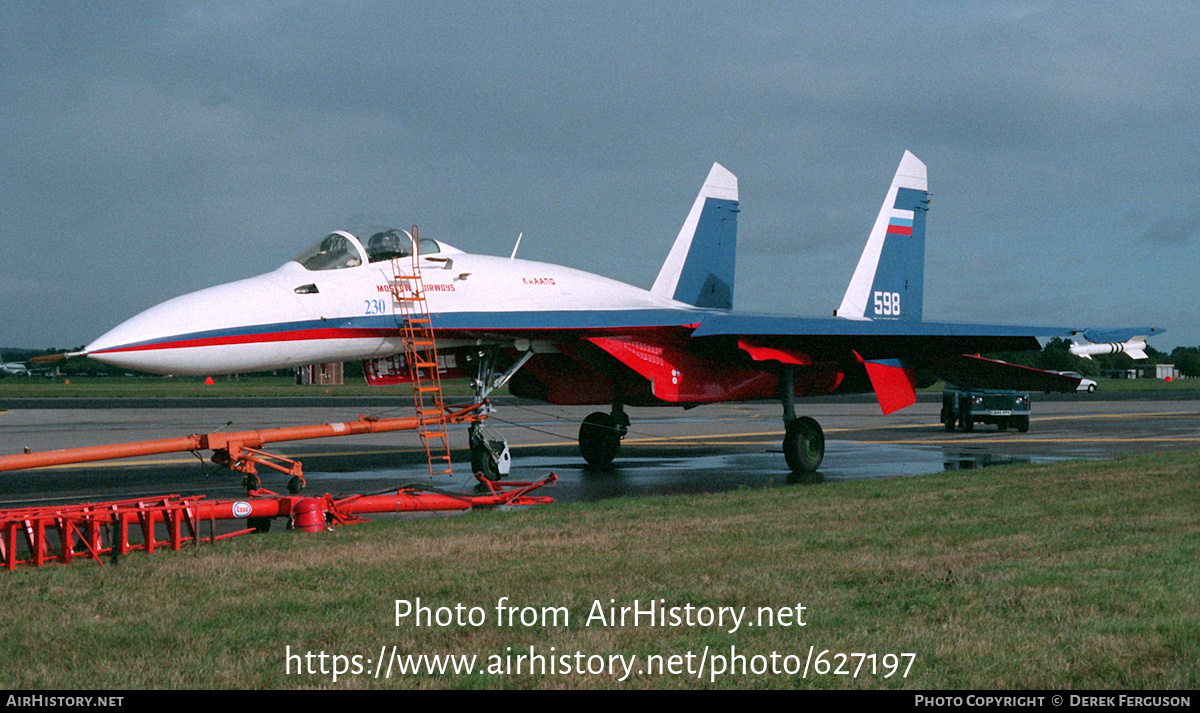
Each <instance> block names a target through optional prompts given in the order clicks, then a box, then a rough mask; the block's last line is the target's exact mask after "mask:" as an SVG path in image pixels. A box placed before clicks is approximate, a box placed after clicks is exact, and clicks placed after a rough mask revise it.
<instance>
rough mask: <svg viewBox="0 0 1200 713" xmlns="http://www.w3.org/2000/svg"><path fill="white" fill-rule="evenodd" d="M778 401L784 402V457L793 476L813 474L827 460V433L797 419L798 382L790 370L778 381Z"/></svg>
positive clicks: (808, 420)
mask: <svg viewBox="0 0 1200 713" xmlns="http://www.w3.org/2000/svg"><path fill="white" fill-rule="evenodd" d="M779 398H780V401H782V402H783V427H784V428H785V429H786V432H785V433H784V436H783V457H784V459H785V460H786V461H787V464H788V467H789V468H791V469H792V472H793V473H813V472H815V471H816V470H817V468H820V467H821V461H822V460H824V459H825V432H824V431H822V430H821V424H819V423H817V422H816V420H815V419H812V418H809V417H808V416H802V417H800V418H796V380H795V375H794V374H792V372H791V371H789V370H784V371H783V372H782V373H781V374H780V378H779Z"/></svg>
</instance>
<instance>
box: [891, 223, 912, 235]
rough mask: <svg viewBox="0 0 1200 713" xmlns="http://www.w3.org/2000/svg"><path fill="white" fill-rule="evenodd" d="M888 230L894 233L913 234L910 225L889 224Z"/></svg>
mask: <svg viewBox="0 0 1200 713" xmlns="http://www.w3.org/2000/svg"><path fill="white" fill-rule="evenodd" d="M887 231H888V232H889V233H891V234H892V235H912V226H910V225H889V226H888V227H887Z"/></svg>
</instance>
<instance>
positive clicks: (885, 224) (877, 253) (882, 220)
mask: <svg viewBox="0 0 1200 713" xmlns="http://www.w3.org/2000/svg"><path fill="white" fill-rule="evenodd" d="M928 210H929V183H928V180H927V178H926V175H925V164H924V163H921V161H920V159H918V158H917V157H916V156H914V155H912V153H910V152H908V151H905V152H904V157H903V158H902V159H900V167H899V168H897V169H896V176H895V177H894V178H893V179H892V185H891V187H890V188H889V189H888V193H887V197H886V198H885V199H884V200H883V207H882V208H880V210H879V215H878V216H877V217H876V218H875V226H874V227H873V228H871V235H870V237H869V238H867V247H866V249H864V250H863V254H862V257H860V258H859V259H858V267H857V268H856V269H855V270H854V276H853V277H852V278H850V286H849V287H848V288H846V294H845V296H844V297H842V304H841V305H840V306H839V307H838V308H837V313H836V314H837V316H839V317H844V318H846V319H898V320H906V321H914V322H919V321H920V320H921V309H922V303H923V301H924V293H925V214H926V212H928Z"/></svg>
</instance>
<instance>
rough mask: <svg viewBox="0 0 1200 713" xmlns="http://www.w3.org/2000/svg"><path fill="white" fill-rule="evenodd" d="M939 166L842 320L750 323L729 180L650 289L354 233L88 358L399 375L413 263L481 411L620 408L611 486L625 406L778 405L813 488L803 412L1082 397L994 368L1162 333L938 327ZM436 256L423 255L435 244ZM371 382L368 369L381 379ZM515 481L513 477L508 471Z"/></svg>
mask: <svg viewBox="0 0 1200 713" xmlns="http://www.w3.org/2000/svg"><path fill="white" fill-rule="evenodd" d="M928 210H929V192H928V185H927V180H926V171H925V165H924V164H923V163H922V162H921V161H919V160H918V159H917V157H916V156H914V155H913V154H911V153H909V152H905V154H904V156H903V158H902V160H901V162H900V166H899V168H898V169H897V171H896V174H895V177H894V178H893V180H892V183H891V186H890V187H889V188H888V192H887V196H886V197H885V199H884V201H883V206H882V208H881V209H880V211H879V214H878V216H877V217H876V219H875V223H874V226H873V227H872V229H871V232H870V235H869V237H868V239H867V244H866V249H865V250H864V251H863V253H862V257H861V258H860V260H859V262H858V267H857V268H856V269H855V271H854V274H853V277H852V278H851V280H850V285H849V287H848V289H847V290H846V293H845V295H844V296H843V298H842V301H841V304H840V306H838V308H837V309H836V310H835V311H834V316H832V317H825V318H805V317H792V316H779V315H765V314H750V313H746V312H740V311H735V310H733V297H734V253H735V246H736V237H737V217H738V188H737V179H736V178H735V177H734V175H733V174H732V173H730V172H729V171H727V170H726V169H725V168H723V167H722V166H720V165H719V164H714V165H713V167H712V170H711V171H710V172H709V174H708V178H707V179H706V180H705V181H704V186H703V187H702V188H701V190H700V194H699V196H698V197H697V198H696V200H695V202H694V203H693V204H692V208H691V211H690V212H689V213H688V215H687V219H686V220H685V221H684V223H683V228H682V229H681V230H680V231H679V235H678V237H677V238H676V239H675V243H674V245H673V246H672V247H671V250H670V252H669V253H668V255H667V258H666V261H665V262H664V263H663V266H662V269H661V270H660V272H659V274H658V278H657V279H656V280H655V281H654V285H653V287H651V288H650V289H649V290H645V289H641V288H638V287H633V286H631V285H627V284H623V283H620V282H617V281H615V280H611V279H608V278H605V277H601V276H598V275H594V274H589V273H587V272H582V271H580V270H574V269H571V268H569V267H563V266H560V265H552V264H547V263H541V262H532V261H527V260H520V259H517V258H515V250H514V257H492V256H488V255H473V254H470V253H466V252H463V251H462V250H459V249H458V248H455V247H452V246H450V245H448V244H446V243H444V242H442V241H441V240H430V239H414V238H413V237H412V235H411V233H408V232H406V231H397V230H388V229H377V230H370V231H351V230H337V231H334V232H332V233H330V234H328V235H326V236H324V237H322V238H321V240H320V241H318V242H317V244H316V245H314V246H313V247H311V248H310V249H308V250H306V251H305V252H303V253H301V254H300V256H299V257H297V258H296V259H295V260H291V261H289V262H287V263H285V264H283V265H282V266H280V267H279V268H277V269H276V270H274V271H272V272H268V273H266V274H264V275H259V276H257V277H251V278H248V279H244V280H239V281H237V282H232V283H229V284H224V285H219V286H216V287H210V288H208V289H205V290H200V291H198V292H193V293H191V294H187V295H183V296H181V297H176V298H174V299H171V300H168V301H167V302H163V303H162V304H159V305H157V306H155V307H152V308H150V309H148V310H146V311H145V312H142V313H141V314H138V315H137V316H135V317H132V318H131V319H129V320H128V321H126V322H124V323H122V324H120V325H118V326H117V327H115V328H114V329H112V330H111V331H109V332H107V333H106V334H104V335H103V336H101V337H100V338H99V339H97V340H95V341H94V342H92V343H91V344H89V345H88V346H87V347H86V348H85V350H84V352H82V353H83V354H86V355H87V356H90V357H91V358H93V359H96V360H99V361H101V362H105V363H108V364H112V365H116V366H119V367H121V368H124V369H136V370H141V371H147V372H154V373H164V374H165V373H171V374H184V375H187V374H190V375H215V374H227V373H241V372H249V371H262V370H269V369H277V368H285V367H295V366H300V365H307V364H315V363H327V362H338V361H349V360H356V359H361V360H364V361H366V362H372V361H374V360H384V359H389V358H394V357H395V355H397V354H399V353H401V352H402V351H403V343H402V335H401V329H400V324H399V320H402V319H403V316H402V315H401V314H400V312H399V311H398V310H397V309H396V307H395V306H394V304H393V300H392V293H393V289H394V285H395V283H396V279H395V277H394V275H393V271H392V267H391V261H392V259H393V258H395V257H398V256H411V254H412V252H413V250H414V249H415V248H419V252H418V253H417V255H418V258H419V260H420V264H421V265H422V266H423V267H424V270H423V274H424V290H425V294H426V298H427V303H428V307H429V312H430V316H431V318H432V325H433V329H434V333H435V335H436V342H437V349H438V353H439V354H440V355H441V357H442V359H443V361H444V363H445V365H446V366H448V367H449V371H452V372H455V373H459V374H463V375H473V376H474V378H473V381H472V383H473V384H474V389H475V395H476V397H477V398H478V399H479V400H480V401H481V402H482V401H483V400H484V399H486V397H487V396H488V394H489V393H490V392H491V391H492V390H493V389H495V388H497V387H498V386H499V385H501V384H507V385H508V387H509V390H510V392H511V393H512V394H515V395H517V396H521V397H527V398H534V399H540V400H543V401H548V402H550V403H554V404H575V405H579V404H602V405H605V406H607V407H608V409H607V410H602V411H597V412H595V413H593V414H591V415H590V416H588V417H587V419H586V420H585V421H584V422H583V424H582V425H581V427H580V430H579V447H580V451H581V453H582V455H583V457H584V458H585V459H586V460H587V462H588V463H589V464H591V465H592V466H593V467H604V466H607V465H608V464H609V463H611V462H612V460H613V459H614V457H616V455H617V454H618V451H619V449H620V445H621V439H622V438H623V437H624V436H625V434H626V432H627V430H628V427H629V423H630V422H629V417H628V416H627V415H626V412H625V410H624V407H625V406H695V405H699V404H707V403H716V402H723V401H745V400H755V399H778V400H779V401H780V403H781V404H782V410H783V423H784V427H785V436H784V440H783V450H784V455H785V458H786V461H787V464H788V466H789V467H790V468H791V469H792V470H794V471H797V472H808V471H814V470H816V469H817V468H818V466H819V465H820V464H821V460H822V458H823V457H824V453H825V437H824V434H823V432H822V430H821V427H820V425H819V424H818V423H817V422H816V421H815V420H813V419H812V418H808V417H802V416H801V417H798V416H797V415H796V405H795V404H796V401H795V400H796V398H797V397H804V396H815V395H824V394H831V393H843V392H867V391H873V392H874V393H875V394H876V396H877V397H878V400H879V404H880V406H881V407H882V410H883V412H884V413H891V412H892V411H895V410H897V409H900V408H904V407H905V406H908V405H910V404H912V403H914V402H915V401H916V396H915V392H914V388H915V387H916V386H917V385H918V384H919V383H923V382H925V381H928V382H930V383H932V381H933V380H934V379H935V378H943V379H946V380H947V381H950V382H952V383H954V384H957V385H959V386H963V387H971V386H989V387H994V388H1012V389H1028V390H1055V391H1074V390H1075V388H1076V386H1077V384H1078V379H1075V378H1072V377H1069V376H1062V375H1058V374H1051V373H1047V372H1043V371H1039V370H1035V369H1028V368H1024V367H1019V366H1015V365H1011V364H1007V363H1004V362H998V361H993V360H989V359H984V358H980V357H979V356H977V355H978V354H980V353H992V352H1005V351H1023V350H1037V349H1040V348H1041V345H1040V343H1039V341H1038V340H1039V338H1043V339H1044V338H1050V337H1064V338H1071V339H1074V340H1075V341H1078V342H1080V343H1093V342H1095V343H1101V342H1104V343H1123V342H1126V341H1127V340H1131V341H1132V340H1143V339H1144V338H1145V337H1146V336H1149V335H1153V334H1156V333H1159V332H1161V331H1162V330H1161V329H1152V328H1134V329H1121V330H1095V329H1085V328H1081V327H1028V326H1000V325H986V324H960V323H943V322H926V321H924V320H922V316H921V313H922V301H923V296H924V273H925V265H924V255H925V218H926V213H927V211H928ZM418 237H419V236H418ZM371 371H372V370H371V369H370V368H368V373H370V372H371ZM470 445H471V449H472V463H473V465H474V466H475V467H476V469H477V470H483V471H484V472H485V473H489V474H495V473H497V472H498V463H500V462H501V460H502V459H506V458H507V453H506V452H504V453H503V454H502V453H501V451H502V450H504V451H506V449H504V448H503V446H502V444H498V443H497V442H496V441H492V440H489V439H488V438H485V437H484V435H483V432H482V428H480V426H479V424H474V425H473V426H472V428H471V431H470ZM504 470H505V471H506V470H507V469H506V468H504Z"/></svg>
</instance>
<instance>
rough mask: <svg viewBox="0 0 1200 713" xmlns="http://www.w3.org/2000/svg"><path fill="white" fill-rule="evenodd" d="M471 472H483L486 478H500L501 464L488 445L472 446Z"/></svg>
mask: <svg viewBox="0 0 1200 713" xmlns="http://www.w3.org/2000/svg"><path fill="white" fill-rule="evenodd" d="M471 472H472V473H479V474H481V475H482V476H483V477H484V478H485V479H486V480H500V466H499V465H498V464H497V463H496V459H495V457H493V456H492V452H491V451H490V450H488V448H487V446H483V445H475V446H471Z"/></svg>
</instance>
